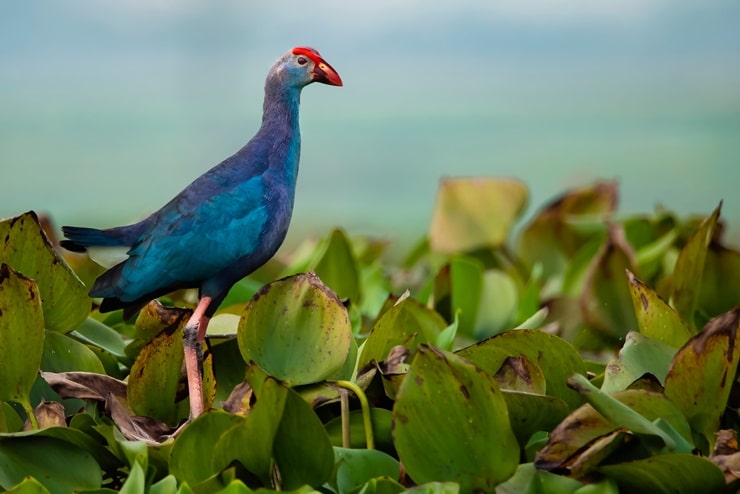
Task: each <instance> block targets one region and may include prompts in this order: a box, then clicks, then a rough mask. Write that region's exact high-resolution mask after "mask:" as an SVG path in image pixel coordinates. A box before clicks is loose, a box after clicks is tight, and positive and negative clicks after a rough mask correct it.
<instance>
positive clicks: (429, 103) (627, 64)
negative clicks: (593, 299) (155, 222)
mask: <svg viewBox="0 0 740 494" xmlns="http://www.w3.org/2000/svg"><path fill="white" fill-rule="evenodd" d="M738 25H740V2H737V1H736V0H708V1H704V2H695V1H688V0H674V1H669V0H641V1H640V0H623V1H602V2H594V1H592V0H561V1H557V2H555V1H548V0H528V1H503V0H502V1H496V2H487V1H475V0H467V1H457V2H452V1H440V2H421V1H416V0H413V1H403V2H398V1H394V2H391V1H388V0H380V1H374V2H344V1H337V0H318V1H314V2H311V3H310V4H307V3H306V2H296V1H283V2H246V1H236V0H230V1H222V2H209V1H205V0H148V1H144V0H129V1H126V2H120V1H112V0H64V1H62V0H46V1H41V0H28V1H20V0H6V1H4V2H0V217H5V216H11V215H14V214H18V213H20V212H22V211H24V210H27V209H36V210H39V211H44V212H48V213H50V214H52V216H53V218H54V219H55V220H56V221H57V222H58V223H59V224H68V223H80V222H82V223H85V224H90V225H93V226H99V227H103V226H112V225H113V224H118V223H122V222H129V221H134V220H136V219H139V218H141V217H143V216H144V215H146V214H148V213H149V212H151V211H152V210H154V209H156V208H158V207H160V206H161V205H162V204H164V203H165V202H166V201H167V200H168V199H169V198H170V197H171V196H172V195H174V194H175V193H177V192H178V191H179V190H181V189H182V188H183V187H184V186H186V185H187V184H188V183H189V182H190V181H191V180H192V179H194V178H195V177H197V176H198V175H199V174H200V173H203V172H204V171H205V170H207V169H208V168H209V167H210V166H212V165H215V164H216V163H218V162H219V161H220V160H221V159H223V158H225V157H227V156H228V155H229V154H231V153H232V152H234V151H236V150H237V149H238V148H240V147H241V146H242V145H243V144H244V142H246V140H247V139H248V138H249V137H250V136H251V135H252V134H253V133H254V131H255V130H256V128H257V126H258V124H259V116H260V111H261V99H262V85H263V81H264V76H265V74H266V71H267V69H268V68H269V67H270V65H271V64H272V62H273V61H274V60H275V59H276V58H277V57H278V56H279V55H280V54H281V53H283V52H284V51H286V50H287V49H289V48H290V47H292V46H295V45H309V46H314V47H315V48H317V49H319V50H320V51H321V52H322V54H323V55H324V56H325V57H326V59H327V60H328V61H329V63H331V64H332V65H333V66H334V68H336V69H337V70H338V71H339V73H340V74H341V75H342V78H343V79H344V81H345V86H344V87H342V88H333V87H327V86H318V85H315V86H312V87H309V88H307V89H306V90H305V91H304V94H303V97H302V107H301V112H302V114H301V123H302V134H303V149H302V158H301V172H300V176H299V188H298V192H297V199H296V210H295V216H294V221H293V227H292V231H291V235H293V237H294V238H295V237H300V236H302V235H305V234H306V232H312V231H325V229H326V228H330V227H332V226H335V225H341V226H344V227H346V228H347V229H348V230H350V231H351V232H354V231H356V232H368V233H371V234H373V235H378V236H387V237H391V238H393V237H403V238H406V237H407V236H408V235H409V234H412V235H419V234H423V232H424V231H425V229H426V227H427V225H428V222H429V219H430V217H431V210H432V207H433V203H434V194H435V192H436V186H437V183H438V181H439V179H440V178H441V177H444V176H457V175H465V176H469V175H493V176H507V177H512V176H513V177H517V178H520V179H522V180H524V181H525V182H526V183H527V185H528V186H529V187H530V191H531V198H530V208H529V214H530V215H531V214H532V213H533V212H534V211H536V209H537V208H539V207H541V206H542V205H543V204H544V203H545V202H546V201H548V200H551V199H552V198H553V197H555V196H556V195H557V194H559V193H562V192H563V191H564V190H565V189H567V188H568V187H574V186H579V185H585V184H588V183H590V182H593V181H594V180H598V179H617V180H618V181H619V182H620V184H621V190H622V198H623V199H622V205H621V209H622V210H624V211H626V212H649V211H651V210H652V208H653V207H654V206H655V205H656V204H664V205H666V206H667V207H669V208H672V209H676V210H678V211H679V212H681V213H686V214H688V213H700V214H708V213H709V212H711V210H712V209H713V208H714V206H716V204H717V202H718V201H719V200H720V199H724V201H725V204H724V212H725V217H726V218H727V219H728V221H730V223H737V222H738V221H740V199H737V197H736V194H735V189H736V186H735V184H737V183H740V163H738V160H740V91H738V90H737V88H738V87H740V30H738V29H737V26H738ZM732 231H737V228H735V229H734V230H733V229H732V228H731V232H732Z"/></svg>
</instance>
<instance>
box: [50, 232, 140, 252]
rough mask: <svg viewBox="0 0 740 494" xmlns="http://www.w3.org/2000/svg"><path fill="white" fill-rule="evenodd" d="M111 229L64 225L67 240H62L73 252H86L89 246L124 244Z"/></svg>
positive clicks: (64, 245) (65, 246) (63, 244)
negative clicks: (111, 232)
mask: <svg viewBox="0 0 740 494" xmlns="http://www.w3.org/2000/svg"><path fill="white" fill-rule="evenodd" d="M110 231H111V230H98V229H96V228H85V227H81V226H63V227H62V233H64V236H65V237H67V240H62V241H61V242H60V243H61V245H62V247H64V248H65V249H67V250H71V251H72V252H85V251H86V250H87V247H93V246H101V247H113V246H123V245H125V244H123V243H121V239H120V238H118V236H116V235H111V234H110Z"/></svg>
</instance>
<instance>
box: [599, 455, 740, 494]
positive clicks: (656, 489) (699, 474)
mask: <svg viewBox="0 0 740 494" xmlns="http://www.w3.org/2000/svg"><path fill="white" fill-rule="evenodd" d="M599 472H601V473H602V474H604V475H606V476H607V477H609V478H611V479H613V480H614V481H615V482H616V483H617V485H619V490H620V492H650V493H655V494H663V493H665V494H669V493H675V492H724V491H725V481H724V477H723V475H722V472H721V471H720V469H719V468H718V467H717V466H716V465H715V464H714V463H712V462H711V461H710V460H708V459H706V458H702V457H700V456H695V455H692V454H689V453H672V454H664V455H657V456H651V457H649V458H645V459H643V460H637V461H631V462H623V463H617V464H615V465H608V466H603V467H601V468H599Z"/></svg>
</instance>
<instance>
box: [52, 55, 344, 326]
mask: <svg viewBox="0 0 740 494" xmlns="http://www.w3.org/2000/svg"><path fill="white" fill-rule="evenodd" d="M311 82H322V83H325V84H331V85H337V86H340V85H342V82H341V79H340V77H339V75H338V74H337V73H336V72H335V71H334V69H332V68H331V66H329V65H328V64H327V63H326V62H325V61H324V60H323V59H321V57H320V55H319V54H318V52H316V51H315V50H312V49H308V48H295V49H293V50H291V51H290V52H288V53H286V54H285V55H284V56H283V57H281V58H280V59H279V60H278V61H277V62H276V63H275V65H274V66H273V67H272V69H271V70H270V72H269V74H268V76H267V80H266V82H265V101H264V108H263V119H262V126H261V127H260V129H259V131H258V132H257V134H256V135H255V136H254V137H253V138H252V139H251V140H250V141H249V142H248V143H247V144H246V145H245V146H244V147H243V148H242V149H240V150H239V151H237V152H236V153H235V154H234V155H233V156H231V157H229V158H227V159H226V160H224V161H223V162H222V163H220V164H219V165H217V166H215V167H214V168H212V169H211V170H209V171H208V172H207V173H205V174H204V175H202V176H201V177H199V178H198V179H196V180H195V181H194V182H193V183H191V184H190V185H189V186H188V187H187V188H185V189H184V190H183V191H182V192H180V193H179V194H178V195H177V196H175V198H173V199H172V200H171V201H170V202H169V203H167V204H166V205H165V206H164V207H163V208H162V209H160V210H158V211H156V212H155V213H153V214H152V215H150V216H149V217H147V218H146V219H144V220H143V221H141V222H139V223H136V224H134V225H129V226H125V227H118V228H112V229H107V230H95V229H90V228H80V227H69V226H65V227H63V228H62V230H63V232H64V235H65V236H66V238H67V239H68V240H65V241H63V245H64V246H65V247H66V248H68V249H70V250H78V251H79V250H84V248H85V247H90V246H127V247H130V249H129V251H128V256H129V257H128V259H126V260H125V261H123V262H122V263H120V264H118V265H116V266H114V267H113V268H111V269H110V270H108V271H106V272H105V273H104V274H103V275H101V276H100V277H99V278H98V279H97V280H96V281H95V283H94V284H93V286H92V288H91V289H90V295H91V296H93V297H101V298H103V302H102V305H101V311H110V310H115V309H119V308H124V309H125V308H128V309H134V310H135V309H137V308H139V307H140V306H142V305H143V304H145V303H146V302H148V301H149V300H152V299H153V298H156V297H159V296H161V295H165V294H166V293H169V292H171V291H173V290H176V289H180V288H198V289H199V290H200V295H201V297H203V296H207V297H208V298H209V299H210V302H209V304H208V306H207V308H206V310H205V315H206V316H207V317H210V316H211V315H212V314H213V313H214V312H215V310H216V308H217V307H218V305H219V303H220V302H221V300H223V297H224V296H225V295H226V293H227V292H228V290H229V288H231V286H232V285H233V284H234V283H235V282H237V281H238V280H239V279H241V278H243V277H244V276H246V275H248V274H249V273H251V272H252V271H254V270H255V269H257V268H258V267H259V266H261V265H262V264H264V263H265V262H266V261H267V260H268V259H269V258H270V257H272V256H273V255H274V254H275V252H276V251H277V249H278V248H279V247H280V245H281V244H282V242H283V240H284V238H285V235H286V233H287V230H288V224H289V222H290V217H291V214H292V211H293V199H294V193H295V184H296V176H297V173H298V162H299V156H300V132H299V125H298V106H299V102H300V92H301V90H302V88H303V87H304V86H306V85H307V84H310V83H311Z"/></svg>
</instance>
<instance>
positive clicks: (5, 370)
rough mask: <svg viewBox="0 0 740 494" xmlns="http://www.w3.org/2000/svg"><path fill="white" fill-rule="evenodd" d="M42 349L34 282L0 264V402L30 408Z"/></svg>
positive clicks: (42, 329)
mask: <svg viewBox="0 0 740 494" xmlns="http://www.w3.org/2000/svg"><path fill="white" fill-rule="evenodd" d="M43 348H44V319H43V314H42V312H41V298H40V297H39V290H38V288H37V286H36V283H35V282H34V281H33V280H30V279H28V278H26V277H25V276H23V275H22V274H20V273H18V272H17V271H15V270H14V269H13V268H11V267H9V266H8V265H7V264H4V263H3V264H0V362H1V364H0V401H7V400H10V401H17V402H20V403H23V404H24V406H26V408H30V401H29V396H30V393H31V386H32V385H33V383H34V381H35V380H36V376H37V375H38V371H39V367H40V365H41V355H42V353H43Z"/></svg>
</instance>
